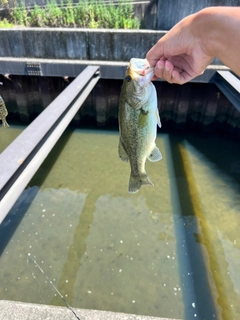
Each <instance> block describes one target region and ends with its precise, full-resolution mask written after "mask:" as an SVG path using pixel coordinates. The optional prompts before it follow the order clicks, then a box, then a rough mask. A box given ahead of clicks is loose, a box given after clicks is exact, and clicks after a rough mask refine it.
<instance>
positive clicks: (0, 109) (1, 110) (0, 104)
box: [0, 95, 9, 128]
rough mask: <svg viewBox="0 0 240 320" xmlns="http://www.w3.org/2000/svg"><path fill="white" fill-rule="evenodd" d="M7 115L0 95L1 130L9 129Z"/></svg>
mask: <svg viewBox="0 0 240 320" xmlns="http://www.w3.org/2000/svg"><path fill="white" fill-rule="evenodd" d="M7 115H8V111H7V108H6V105H5V102H4V100H3V98H2V96H1V95H0V120H2V126H3V128H7V127H9V124H8V123H7V121H6V117H7Z"/></svg>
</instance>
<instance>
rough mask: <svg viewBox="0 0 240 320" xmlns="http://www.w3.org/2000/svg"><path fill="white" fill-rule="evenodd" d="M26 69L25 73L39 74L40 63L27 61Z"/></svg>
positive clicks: (40, 72) (40, 71) (40, 73)
mask: <svg viewBox="0 0 240 320" xmlns="http://www.w3.org/2000/svg"><path fill="white" fill-rule="evenodd" d="M26 71H27V75H29V76H41V75H42V69H41V64H40V63H38V62H27V63H26Z"/></svg>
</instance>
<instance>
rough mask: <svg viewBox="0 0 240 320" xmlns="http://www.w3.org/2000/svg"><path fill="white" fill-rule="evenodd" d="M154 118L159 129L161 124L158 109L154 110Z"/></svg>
mask: <svg viewBox="0 0 240 320" xmlns="http://www.w3.org/2000/svg"><path fill="white" fill-rule="evenodd" d="M155 116H156V121H157V125H158V126H159V128H161V126H162V124H161V120H160V116H159V112H158V108H156V111H155Z"/></svg>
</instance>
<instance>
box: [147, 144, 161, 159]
mask: <svg viewBox="0 0 240 320" xmlns="http://www.w3.org/2000/svg"><path fill="white" fill-rule="evenodd" d="M161 159H162V154H161V152H160V150H159V149H158V147H157V146H155V147H154V149H153V150H152V152H151V153H150V155H149V157H148V160H149V161H151V162H156V161H159V160H161Z"/></svg>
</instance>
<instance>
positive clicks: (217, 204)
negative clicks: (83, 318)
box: [0, 127, 240, 320]
mask: <svg viewBox="0 0 240 320" xmlns="http://www.w3.org/2000/svg"><path fill="white" fill-rule="evenodd" d="M21 130H22V128H20V127H12V128H10V129H9V130H0V138H1V139H0V152H1V150H3V149H4V148H5V147H6V146H7V145H8V144H9V143H10V142H11V141H12V140H13V139H14V138H15V137H16V136H17V135H18V134H19V133H20V132H21ZM117 145H118V132H113V131H111V132H109V131H90V130H73V129H72V130H71V129H69V130H68V131H66V132H65V133H64V135H63V136H62V137H61V139H60V140H59V142H58V143H57V145H56V146H55V147H54V149H53V150H52V152H51V153H50V155H49V157H48V158H47V159H46V160H45V162H44V163H43V165H42V166H41V168H40V169H39V171H38V172H37V174H36V175H35V177H34V178H33V179H32V181H31V182H30V184H29V186H28V188H26V190H25V191H24V192H23V194H22V196H21V197H20V198H19V200H18V202H17V203H16V205H15V206H14V207H13V209H12V210H11V212H10V213H9V215H8V216H7V217H6V219H5V221H4V222H3V223H2V226H1V229H0V233H1V235H2V238H3V241H2V243H1V246H0V249H1V260H0V274H1V275H2V276H1V278H0V299H7V300H17V301H25V302H33V303H44V304H53V305H64V303H63V301H62V300H61V298H60V297H59V296H58V295H57V294H56V292H55V291H54V289H53V288H52V287H51V286H50V285H49V284H48V283H47V281H46V279H45V278H44V276H43V275H42V274H41V272H40V271H39V270H38V268H37V267H36V266H35V265H34V263H33V261H32V260H31V259H30V258H29V256H28V254H29V253H30V254H31V255H32V256H33V257H35V259H36V261H37V262H38V264H39V265H40V266H41V268H42V269H43V271H44V272H45V274H46V275H47V276H48V277H49V278H50V279H51V280H52V281H53V283H54V284H55V286H56V287H57V289H58V290H59V291H60V292H61V294H62V295H63V296H64V297H65V298H66V299H67V301H68V303H69V304H70V305H71V306H73V307H78V308H91V309H98V310H108V311H117V312H127V313H134V314H141V315H151V316H159V317H169V318H176V319H189V320H190V319H191V320H192V319H201V320H202V319H206V320H210V319H223V320H225V319H230V320H235V319H237V318H239V317H240V281H239V279H240V278H239V272H240V235H239V231H238V229H239V228H238V226H239V225H240V196H239V194H240V193H239V191H240V151H239V144H238V143H237V142H233V141H230V140H228V139H226V138H223V137H217V136H213V135H212V136H209V135H208V136H207V137H205V136H204V135H200V134H199V135H196V134H195V135H194V136H193V135H187V134H186V135H175V134H160V135H159V136H158V138H157V145H158V147H159V148H160V150H161V152H162V154H163V160H162V161H160V162H157V163H150V162H148V163H147V166H146V169H147V172H148V174H149V176H150V178H151V180H152V182H153V183H154V185H155V187H154V188H151V187H143V188H142V189H141V190H140V192H139V193H137V194H134V195H130V194H128V192H127V189H128V179H129V165H128V164H126V163H123V162H122V161H121V160H119V159H118V155H117ZM10 220H11V221H10Z"/></svg>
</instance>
